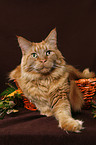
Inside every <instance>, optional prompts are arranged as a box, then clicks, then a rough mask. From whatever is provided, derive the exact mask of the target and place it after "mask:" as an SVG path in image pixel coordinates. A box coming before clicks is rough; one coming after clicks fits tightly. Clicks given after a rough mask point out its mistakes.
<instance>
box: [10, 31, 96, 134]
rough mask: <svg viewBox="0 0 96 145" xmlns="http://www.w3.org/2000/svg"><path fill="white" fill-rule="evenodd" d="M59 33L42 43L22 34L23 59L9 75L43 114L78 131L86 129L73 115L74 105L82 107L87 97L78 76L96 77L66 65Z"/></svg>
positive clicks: (53, 34) (63, 125)
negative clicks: (60, 45)
mask: <svg viewBox="0 0 96 145" xmlns="http://www.w3.org/2000/svg"><path fill="white" fill-rule="evenodd" d="M56 36H57V33H56V29H53V30H52V31H51V32H50V34H49V35H48V37H47V38H46V39H45V40H43V41H42V42H40V43H34V42H30V41H28V40H26V39H25V38H23V37H21V36H18V37H17V38H18V42H19V46H20V47H21V50H22V60H21V64H20V65H19V66H18V67H17V68H16V69H14V70H13V71H12V72H11V73H10V75H9V77H10V79H16V81H17V82H18V84H19V86H20V88H21V89H22V91H23V93H24V95H25V96H26V97H27V98H28V99H29V100H31V101H32V102H33V103H34V104H35V105H36V107H37V108H38V110H40V113H41V114H44V115H47V116H51V115H53V116H55V117H56V119H57V120H58V122H59V126H60V127H61V128H62V129H64V130H68V131H74V132H77V131H79V130H81V129H82V128H83V127H82V123H83V122H82V121H79V120H75V119H73V118H72V116H71V106H72V108H73V110H75V111H78V110H80V109H81V107H82V105H83V99H82V94H81V93H80V91H79V89H78V88H77V87H76V85H75V83H74V79H78V78H84V77H89V76H91V77H93V75H94V74H93V73H91V72H89V71H88V70H85V71H84V72H79V71H78V70H77V69H75V68H74V67H73V66H70V65H66V62H65V61H64V58H63V56H62V54H61V52H60V51H59V50H58V48H57V37H56ZM68 80H70V84H69V82H68ZM70 104H71V106H70Z"/></svg>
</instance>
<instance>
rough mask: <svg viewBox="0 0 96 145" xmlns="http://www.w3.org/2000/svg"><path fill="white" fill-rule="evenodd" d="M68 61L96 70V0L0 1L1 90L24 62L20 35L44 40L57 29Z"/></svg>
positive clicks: (34, 39) (77, 66)
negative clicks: (9, 73)
mask: <svg viewBox="0 0 96 145" xmlns="http://www.w3.org/2000/svg"><path fill="white" fill-rule="evenodd" d="M54 27H56V28H57V33H58V48H59V49H60V50H61V52H62V53H63V55H64V57H65V59H66V61H67V62H68V63H69V64H72V65H74V66H75V67H76V68H78V69H80V70H82V69H84V68H85V67H89V68H90V69H91V70H94V71H96V67H95V62H96V1H95V0H58V1H57V0H48V1H45V0H14V1H13V0H8V1H7V0H2V1H0V91H2V90H3V89H4V88H5V84H4V83H5V82H6V81H7V79H6V76H7V73H8V72H9V71H11V70H12V69H13V68H15V66H17V65H18V64H19V63H20V59H21V51H20V48H19V47H18V43H17V39H16V35H21V36H23V37H25V38H27V39H29V40H31V41H35V42H38V41H41V40H42V39H45V37H46V36H47V35H48V33H49V32H50V31H51V30H52V29H53V28H54Z"/></svg>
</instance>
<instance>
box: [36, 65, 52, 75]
mask: <svg viewBox="0 0 96 145" xmlns="http://www.w3.org/2000/svg"><path fill="white" fill-rule="evenodd" d="M51 70H52V68H50V67H45V66H43V67H42V68H40V69H37V71H38V72H39V73H42V74H47V73H49V72H50V71H51Z"/></svg>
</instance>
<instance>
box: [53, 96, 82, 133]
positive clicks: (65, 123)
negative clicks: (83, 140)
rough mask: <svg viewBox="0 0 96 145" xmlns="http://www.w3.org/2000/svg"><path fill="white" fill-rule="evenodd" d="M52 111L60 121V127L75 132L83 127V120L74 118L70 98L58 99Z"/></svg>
mask: <svg viewBox="0 0 96 145" xmlns="http://www.w3.org/2000/svg"><path fill="white" fill-rule="evenodd" d="M52 111H53V114H54V116H55V117H56V119H57V120H58V121H59V127H61V128H62V129H64V130H66V131H73V132H79V131H80V130H81V129H83V127H82V124H83V122H82V121H80V120H75V119H74V118H72V116H71V107H70V103H69V101H68V99H66V100H62V99H61V100H58V102H57V103H56V104H55V105H54V107H53V109H52Z"/></svg>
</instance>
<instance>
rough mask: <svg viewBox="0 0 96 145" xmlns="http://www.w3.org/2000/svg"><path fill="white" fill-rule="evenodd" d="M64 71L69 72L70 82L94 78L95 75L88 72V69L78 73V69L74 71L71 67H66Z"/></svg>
mask: <svg viewBox="0 0 96 145" xmlns="http://www.w3.org/2000/svg"><path fill="white" fill-rule="evenodd" d="M66 71H67V72H69V79H70V80H76V79H80V78H91V77H95V73H94V72H90V71H89V69H88V68H87V69H84V71H83V72H80V71H79V70H78V69H76V68H75V67H73V66H72V65H66Z"/></svg>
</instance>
